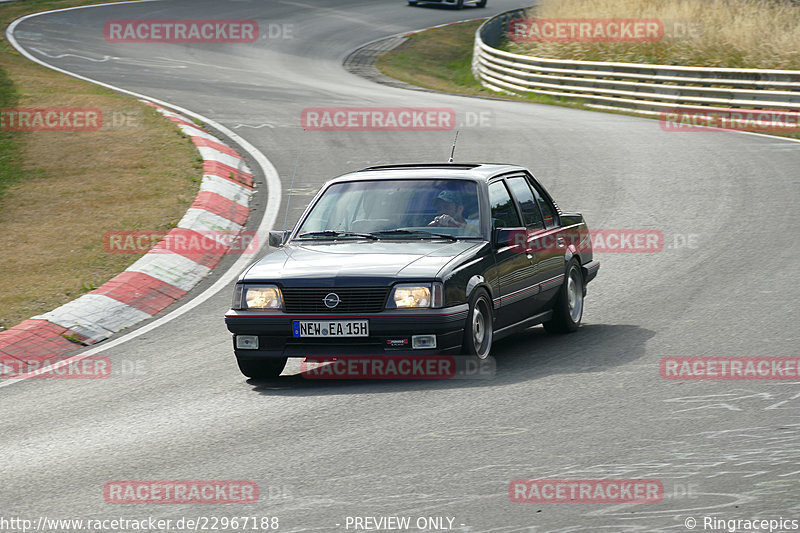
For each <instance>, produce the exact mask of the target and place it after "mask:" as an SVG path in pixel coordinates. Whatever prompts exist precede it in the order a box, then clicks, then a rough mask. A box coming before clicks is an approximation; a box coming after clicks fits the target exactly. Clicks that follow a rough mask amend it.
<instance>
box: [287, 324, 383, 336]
mask: <svg viewBox="0 0 800 533" xmlns="http://www.w3.org/2000/svg"><path fill="white" fill-rule="evenodd" d="M292 332H293V334H294V336H295V337H369V321H368V320H326V321H322V320H293V321H292Z"/></svg>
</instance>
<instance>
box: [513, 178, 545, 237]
mask: <svg viewBox="0 0 800 533" xmlns="http://www.w3.org/2000/svg"><path fill="white" fill-rule="evenodd" d="M507 181H508V186H509V187H511V192H512V193H513V194H514V196H515V197H516V198H517V202H519V207H520V209H521V210H522V220H524V221H525V227H526V228H528V229H544V221H543V220H542V213H541V212H540V211H539V206H538V205H536V200H535V199H534V198H533V193H532V192H531V188H530V187H529V186H528V182H527V181H526V180H525V178H523V177H522V176H519V177H516V178H509V179H508V180H507Z"/></svg>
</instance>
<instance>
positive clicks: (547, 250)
mask: <svg viewBox="0 0 800 533" xmlns="http://www.w3.org/2000/svg"><path fill="white" fill-rule="evenodd" d="M525 179H526V181H527V182H528V185H529V186H530V187H531V190H532V191H533V194H534V196H535V198H536V203H537V205H538V206H539V210H540V211H541V213H542V220H543V222H544V226H545V227H544V230H542V231H541V232H539V233H538V234H537V235H536V236H535V237H534V240H533V242H532V243H531V245H532V247H533V248H534V249H535V250H536V251H537V253H536V258H537V259H536V280H537V282H538V283H539V284H540V291H539V293H538V294H537V296H536V297H537V299H538V300H539V303H540V305H542V306H547V305H549V304H550V303H551V302H552V300H553V299H554V298H555V297H556V295H557V294H558V290H559V288H560V287H561V285H562V284H563V283H564V272H565V269H566V260H565V257H566V254H567V249H568V246H569V244H570V242H572V241H573V238H574V237H575V236H574V235H572V236H570V235H568V231H570V230H567V229H565V228H563V227H562V226H561V220H560V216H559V210H558V207H556V205H555V203H553V201H552V199H551V198H550V195H549V194H547V192H546V191H545V190H544V187H542V185H541V184H540V183H539V182H537V181H536V179H535V178H534V177H533V176H531V175H530V174H526V175H525ZM571 237H572V238H571Z"/></svg>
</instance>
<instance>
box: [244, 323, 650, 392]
mask: <svg viewBox="0 0 800 533" xmlns="http://www.w3.org/2000/svg"><path fill="white" fill-rule="evenodd" d="M654 335H655V332H654V331H651V330H648V329H645V328H642V327H639V326H633V325H606V324H589V325H584V326H582V327H581V328H580V329H579V330H578V331H576V332H575V333H572V334H569V335H549V334H547V333H546V332H545V330H544V328H542V327H541V326H538V327H533V328H529V329H527V330H525V331H523V332H521V333H518V334H516V335H513V336H511V337H508V338H506V339H503V340H501V341H498V342H497V343H495V345H494V347H493V349H492V357H491V359H490V362H491V363H492V364H491V365H485V366H484V368H479V367H477V366H476V364H477V361H476V362H475V364H471V365H470V364H468V365H467V368H468V370H469V369H470V368H471V369H472V371H471V372H470V371H467V372H465V373H464V375H458V376H456V377H454V378H452V379H320V377H318V375H314V373H313V371H310V370H306V371H300V372H298V371H297V370H298V369H300V368H302V367H300V366H298V365H297V364H296V363H292V361H293V360H292V359H290V360H289V364H288V365H287V368H286V370H285V371H284V374H283V375H281V376H280V377H278V378H277V379H271V380H255V379H249V380H247V383H248V384H250V385H251V386H252V387H253V391H255V392H258V393H259V394H262V395H265V396H312V395H313V396H319V395H338V394H381V393H397V392H405V391H425V390H442V389H457V388H464V387H497V386H503V385H510V384H514V383H518V382H521V381H530V380H534V379H540V378H544V377H547V376H550V375H553V374H562V373H563V374H574V373H581V372H604V371H608V370H612V369H614V368H616V367H619V366H622V365H625V364H628V363H631V362H633V361H636V360H637V359H639V358H641V357H643V356H644V355H645V346H646V344H647V341H648V340H649V339H650V338H652V337H653V336H654ZM296 361H299V359H298V360H296ZM490 367H492V368H490Z"/></svg>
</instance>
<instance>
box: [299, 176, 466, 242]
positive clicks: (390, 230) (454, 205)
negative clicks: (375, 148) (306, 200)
mask: <svg viewBox="0 0 800 533" xmlns="http://www.w3.org/2000/svg"><path fill="white" fill-rule="evenodd" d="M478 205H479V203H478V187H477V184H476V183H475V182H472V181H467V180H452V179H429V180H420V179H415V180H391V181H390V180H374V181H353V182H346V183H337V184H335V185H332V186H331V187H329V188H328V189H327V190H326V191H325V193H324V194H323V196H322V197H321V198H320V199H319V201H318V202H317V203H316V205H315V206H314V208H313V209H312V211H311V212H310V213H309V214H308V217H306V219H305V221H304V222H303V225H302V226H301V227H300V230H299V232H298V234H297V237H298V238H301V239H312V238H313V239H324V238H363V236H364V235H371V236H374V237H377V238H380V239H401V238H403V239H409V238H412V239H413V238H442V236H445V237H451V238H452V237H480V236H481V232H480V210H479V208H478Z"/></svg>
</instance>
